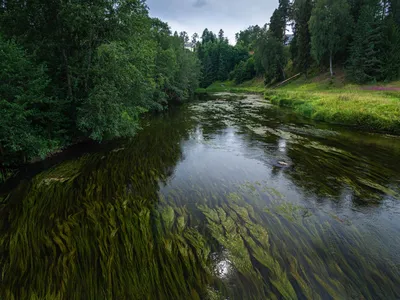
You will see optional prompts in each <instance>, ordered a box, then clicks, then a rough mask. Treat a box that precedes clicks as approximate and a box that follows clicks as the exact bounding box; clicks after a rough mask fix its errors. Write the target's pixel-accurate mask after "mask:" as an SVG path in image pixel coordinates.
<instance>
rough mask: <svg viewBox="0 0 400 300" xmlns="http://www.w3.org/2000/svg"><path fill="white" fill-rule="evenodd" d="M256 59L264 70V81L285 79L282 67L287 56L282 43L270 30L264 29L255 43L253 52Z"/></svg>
mask: <svg viewBox="0 0 400 300" xmlns="http://www.w3.org/2000/svg"><path fill="white" fill-rule="evenodd" d="M255 59H256V61H259V62H260V64H261V65H262V67H263V69H264V70H265V82H266V83H270V82H272V81H274V80H282V79H285V73H284V68H285V65H286V63H287V59H288V56H287V54H286V53H285V49H284V45H283V43H282V42H281V41H279V40H278V39H277V38H276V37H275V36H274V35H273V33H272V32H270V31H264V32H263V34H262V37H261V38H260V39H259V41H258V43H257V49H256V53H255Z"/></svg>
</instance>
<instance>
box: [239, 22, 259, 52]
mask: <svg viewBox="0 0 400 300" xmlns="http://www.w3.org/2000/svg"><path fill="white" fill-rule="evenodd" d="M260 33H261V28H260V26H258V25H255V26H250V27H248V28H247V29H246V30H243V31H240V32H239V33H236V45H237V46H240V47H244V48H246V49H247V50H249V51H254V47H255V44H256V41H257V40H258V38H259V36H260Z"/></svg>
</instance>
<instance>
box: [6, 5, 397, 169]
mask: <svg viewBox="0 0 400 300" xmlns="http://www.w3.org/2000/svg"><path fill="white" fill-rule="evenodd" d="M399 49H400V0H294V1H289V0H279V6H278V7H277V9H276V10H275V11H274V13H273V15H272V17H271V19H270V21H269V22H268V23H266V24H265V25H264V26H262V27H260V26H258V25H255V26H250V27H248V28H247V29H245V30H243V31H241V32H239V33H237V34H236V45H235V46H233V45H231V44H230V43H229V41H228V39H227V38H226V37H225V36H224V31H223V30H222V29H221V30H220V31H219V33H218V34H215V33H213V32H212V31H209V30H208V29H205V30H204V32H203V33H202V35H201V36H199V35H198V34H197V33H195V34H194V35H193V36H192V38H191V39H190V38H189V35H188V34H187V33H186V32H181V33H180V34H178V33H177V32H175V33H174V34H172V32H171V31H170V28H169V26H168V24H167V23H164V22H162V21H161V20H159V19H155V18H151V17H150V16H149V14H148V8H147V6H146V3H145V1H144V0H92V1H85V2H82V1H78V0H69V1H64V0H61V1H44V0H31V1H18V0H0V79H1V81H0V109H1V115H2V117H1V119H0V166H7V165H8V166H12V165H17V164H20V163H21V162H27V161H30V160H31V159H33V158H36V157H46V155H48V154H49V153H51V152H52V151H55V150H57V149H60V148H62V147H64V146H65V145H68V144H71V143H74V142H76V141H80V140H84V139H92V140H96V141H103V140H107V139H111V138H116V137H126V136H132V135H133V134H134V133H135V132H136V131H137V130H138V127H139V125H138V124H139V117H140V115H141V114H143V113H145V112H148V111H160V110H163V109H166V108H167V107H168V105H169V104H170V103H172V102H178V103H179V102H182V101H185V100H186V99H189V98H191V96H192V95H193V94H194V92H195V89H196V88H197V87H198V86H201V87H207V86H209V85H210V84H212V83H213V82H215V81H225V80H228V79H229V80H233V81H234V82H235V83H237V84H239V83H242V82H244V81H246V80H249V79H252V78H254V77H263V78H264V79H265V83H266V84H267V85H268V84H273V83H274V82H279V81H281V80H284V79H286V78H287V77H288V76H291V75H294V74H296V73H299V72H301V73H303V74H305V75H306V76H307V75H308V74H309V72H310V70H313V69H314V70H315V69H319V70H324V69H325V70H328V68H329V67H330V72H331V74H332V76H333V75H334V68H335V66H338V65H343V66H344V67H345V69H346V72H347V77H348V78H349V80H352V81H354V82H356V83H366V82H374V81H389V80H393V79H397V78H399V74H400V51H399Z"/></svg>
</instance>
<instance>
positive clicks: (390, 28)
mask: <svg viewBox="0 0 400 300" xmlns="http://www.w3.org/2000/svg"><path fill="white" fill-rule="evenodd" d="M384 23H385V24H384V31H383V50H382V58H383V79H385V80H396V79H399V78H400V51H399V49H400V27H399V26H398V25H397V23H396V21H395V20H394V19H393V18H392V17H389V18H387V19H386V20H385V21H384Z"/></svg>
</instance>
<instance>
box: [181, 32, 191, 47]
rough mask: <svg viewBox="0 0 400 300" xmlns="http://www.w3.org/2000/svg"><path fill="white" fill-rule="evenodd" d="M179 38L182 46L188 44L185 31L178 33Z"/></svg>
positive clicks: (187, 36)
mask: <svg viewBox="0 0 400 300" xmlns="http://www.w3.org/2000/svg"><path fill="white" fill-rule="evenodd" d="M179 37H180V38H181V40H182V42H183V45H184V46H186V45H188V44H189V40H190V38H189V35H188V34H187V32H186V31H182V32H180V33H179Z"/></svg>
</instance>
